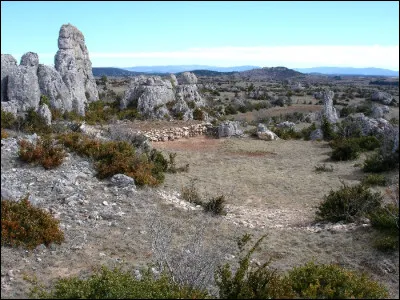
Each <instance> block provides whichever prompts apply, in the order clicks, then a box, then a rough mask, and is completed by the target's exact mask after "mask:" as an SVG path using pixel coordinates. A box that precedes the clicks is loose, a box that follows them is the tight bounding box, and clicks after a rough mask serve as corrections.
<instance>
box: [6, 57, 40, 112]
mask: <svg viewBox="0 0 400 300" xmlns="http://www.w3.org/2000/svg"><path fill="white" fill-rule="evenodd" d="M37 69H38V66H37V65H36V66H24V65H20V66H18V67H17V68H16V69H15V70H14V71H13V72H12V73H11V74H9V75H8V83H7V98H8V100H9V101H14V102H15V104H16V105H17V111H18V113H19V112H24V111H27V110H28V109H30V108H33V109H34V110H37V108H38V107H39V101H40V89H39V82H38V76H37Z"/></svg>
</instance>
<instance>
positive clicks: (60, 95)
mask: <svg viewBox="0 0 400 300" xmlns="http://www.w3.org/2000/svg"><path fill="white" fill-rule="evenodd" d="M38 78H39V87H40V92H41V94H42V95H46V96H47V97H48V98H49V100H50V106H51V107H53V108H56V109H58V110H60V111H61V112H62V113H64V112H65V111H71V110H72V96H71V92H70V91H69V89H68V88H67V86H66V85H65V83H64V81H63V80H62V78H61V75H60V73H58V72H57V71H56V70H55V69H54V68H53V67H50V66H45V65H39V68H38Z"/></svg>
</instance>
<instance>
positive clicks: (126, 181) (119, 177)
mask: <svg viewBox="0 0 400 300" xmlns="http://www.w3.org/2000/svg"><path fill="white" fill-rule="evenodd" d="M111 182H112V183H114V184H115V185H117V186H131V185H135V180H134V179H133V178H132V177H129V176H126V175H125V174H115V175H114V176H112V177H111Z"/></svg>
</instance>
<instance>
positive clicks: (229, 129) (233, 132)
mask: <svg viewBox="0 0 400 300" xmlns="http://www.w3.org/2000/svg"><path fill="white" fill-rule="evenodd" d="M242 134H243V131H242V130H240V129H239V122H237V121H226V122H223V123H221V124H220V125H219V126H218V138H223V137H231V136H241V135H242Z"/></svg>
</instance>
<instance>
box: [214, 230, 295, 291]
mask: <svg viewBox="0 0 400 300" xmlns="http://www.w3.org/2000/svg"><path fill="white" fill-rule="evenodd" d="M264 238H265V235H264V236H262V237H261V238H260V239H259V240H258V241H257V242H256V243H255V244H254V246H253V247H251V248H250V249H249V250H248V251H247V253H244V252H245V246H246V244H247V243H248V242H249V241H250V239H251V236H250V235H248V234H246V235H244V236H243V237H242V238H240V239H239V240H238V247H239V250H240V254H239V255H240V257H239V266H238V267H237V268H236V271H235V272H233V271H232V269H233V268H232V267H231V266H230V265H229V264H228V263H227V264H225V265H223V266H219V267H218V269H217V271H216V272H215V282H216V284H217V286H218V288H219V298H221V299H271V298H272V299H274V298H287V299H292V298H293V296H294V293H293V291H292V289H291V287H290V285H289V284H288V283H287V282H286V281H284V280H282V278H281V277H280V276H279V275H278V274H277V273H276V270H273V269H270V268H269V265H270V262H271V260H268V261H266V262H265V263H263V264H262V265H260V266H254V265H251V261H250V258H251V256H252V254H253V253H254V252H255V251H256V250H257V249H258V247H259V245H260V243H261V242H262V240H263V239H264Z"/></svg>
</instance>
